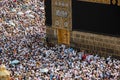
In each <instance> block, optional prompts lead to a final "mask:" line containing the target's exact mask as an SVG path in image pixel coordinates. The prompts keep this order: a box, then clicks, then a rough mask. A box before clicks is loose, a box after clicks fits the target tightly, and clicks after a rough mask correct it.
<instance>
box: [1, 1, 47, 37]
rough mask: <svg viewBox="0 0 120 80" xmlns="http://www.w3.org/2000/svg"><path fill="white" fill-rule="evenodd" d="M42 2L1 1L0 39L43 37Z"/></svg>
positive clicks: (43, 17) (43, 13)
mask: <svg viewBox="0 0 120 80" xmlns="http://www.w3.org/2000/svg"><path fill="white" fill-rule="evenodd" d="M44 15H45V12H44V0H1V1H0V38H4V37H11V36H21V35H23V36H24V35H27V34H28V33H30V34H31V35H33V34H36V33H37V34H39V35H44V34H45V33H46V30H45V29H46V28H45V25H44V21H45V16H44Z"/></svg>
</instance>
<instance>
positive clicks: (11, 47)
mask: <svg viewBox="0 0 120 80" xmlns="http://www.w3.org/2000/svg"><path fill="white" fill-rule="evenodd" d="M11 51H13V52H11ZM13 60H18V61H19V63H11V61H13ZM0 64H5V65H6V67H7V69H8V70H9V71H11V79H12V80H119V79H120V60H116V59H111V58H110V57H108V58H107V59H105V58H101V57H99V56H97V55H96V56H94V55H92V54H86V53H85V51H83V50H82V51H77V50H75V49H73V48H69V47H66V46H65V45H55V46H53V47H48V46H47V45H44V44H42V42H41V41H40V39H38V37H37V36H29V37H24V38H21V39H12V40H9V41H7V43H6V44H3V45H2V47H1V53H0Z"/></svg>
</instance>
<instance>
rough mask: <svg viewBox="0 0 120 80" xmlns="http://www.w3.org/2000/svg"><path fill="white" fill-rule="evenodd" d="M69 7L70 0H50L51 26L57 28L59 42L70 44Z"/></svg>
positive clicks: (70, 23)
mask: <svg viewBox="0 0 120 80" xmlns="http://www.w3.org/2000/svg"><path fill="white" fill-rule="evenodd" d="M71 8H72V7H71V0H52V27H53V28H54V29H55V30H57V31H56V32H57V39H58V43H59V44H63V43H64V44H67V45H69V44H70V31H71V30H72V17H71V12H72V11H71V10H72V9H71Z"/></svg>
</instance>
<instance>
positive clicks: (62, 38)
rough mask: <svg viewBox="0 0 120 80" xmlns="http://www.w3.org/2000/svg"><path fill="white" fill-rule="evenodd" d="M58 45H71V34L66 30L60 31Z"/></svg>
mask: <svg viewBox="0 0 120 80" xmlns="http://www.w3.org/2000/svg"><path fill="white" fill-rule="evenodd" d="M57 32H58V33H57V34H58V43H62V44H70V32H69V31H68V30H65V29H58V31H57Z"/></svg>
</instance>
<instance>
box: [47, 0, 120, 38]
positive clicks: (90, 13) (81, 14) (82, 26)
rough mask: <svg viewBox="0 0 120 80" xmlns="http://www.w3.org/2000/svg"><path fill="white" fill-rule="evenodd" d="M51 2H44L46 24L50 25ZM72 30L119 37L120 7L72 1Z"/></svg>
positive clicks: (49, 0)
mask: <svg viewBox="0 0 120 80" xmlns="http://www.w3.org/2000/svg"><path fill="white" fill-rule="evenodd" d="M51 2H52V1H51V0H45V11H46V15H45V16H46V22H45V24H46V25H48V26H51V25H52V5H51V4H52V3H51ZM71 9H72V12H71V13H72V30H73V31H83V32H90V33H97V34H104V35H111V36H120V31H119V26H120V23H119V21H120V6H117V5H113V4H112V3H110V4H101V3H92V2H86V1H84V0H72V8H71Z"/></svg>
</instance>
